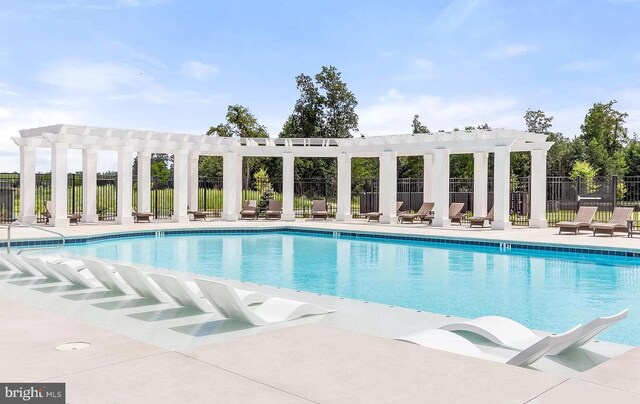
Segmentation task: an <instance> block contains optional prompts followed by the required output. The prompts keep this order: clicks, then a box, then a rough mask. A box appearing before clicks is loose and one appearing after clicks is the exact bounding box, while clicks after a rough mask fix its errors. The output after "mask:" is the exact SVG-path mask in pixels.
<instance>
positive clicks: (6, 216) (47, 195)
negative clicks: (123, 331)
mask: <svg viewBox="0 0 640 404" xmlns="http://www.w3.org/2000/svg"><path fill="white" fill-rule="evenodd" d="M117 184H118V177H117V174H116V173H105V174H98V176H97V184H96V185H97V195H96V210H97V214H98V217H99V220H114V219H115V217H116V212H117V188H118V187H117ZM379 186H380V184H379V181H378V179H377V178H375V179H354V180H353V181H352V186H351V189H352V195H351V214H352V215H353V217H354V218H359V217H363V215H364V214H365V213H367V212H376V211H378V203H379V195H378V193H379ZM137 187H138V184H137V180H136V178H135V177H134V179H133V200H132V205H133V206H134V207H135V206H136V205H137V203H136V200H137V192H138V190H137ZM493 187H494V184H493V179H491V178H490V179H489V183H488V193H487V208H488V209H491V207H492V206H493ZM530 187H531V181H530V178H529V177H522V178H515V177H514V178H512V179H511V182H510V193H509V210H510V214H511V221H512V223H513V224H514V225H527V224H528V221H529V215H530V211H531V189H530ZM222 188H223V187H222V178H200V179H199V189H198V209H199V210H204V211H207V212H209V214H210V215H211V216H212V217H215V216H219V215H220V213H221V212H222V203H223V202H222V201H223V189H222ZM423 191H424V190H423V181H422V179H421V178H399V179H398V188H397V198H398V200H399V201H403V203H404V204H403V210H410V211H416V210H418V209H419V207H420V205H421V204H422V200H423ZM82 192H83V189H82V174H81V173H74V174H69V175H68V187H67V201H68V206H67V211H68V213H82V211H83V207H82V199H83V198H82ZM449 192H450V198H449V199H450V201H451V202H463V203H465V208H464V209H463V212H469V213H472V212H473V209H474V206H473V193H474V189H473V179H468V178H452V179H451V180H450V185H449ZM294 195H295V199H294V211H295V216H296V217H298V218H305V217H309V216H310V213H311V207H312V201H313V200H314V199H325V200H326V201H327V208H328V210H329V213H330V215H335V212H336V205H337V180H336V179H335V178H313V179H296V180H295V182H294ZM35 198H36V212H35V213H36V217H37V219H38V222H44V221H45V220H46V215H45V212H46V202H47V201H50V200H51V175H50V174H49V173H39V174H36V189H35ZM242 199H243V200H247V199H255V200H257V201H258V204H259V207H260V208H261V211H264V210H265V209H266V206H267V204H268V201H269V199H275V200H282V179H280V178H276V179H270V180H268V181H258V180H255V179H253V178H252V179H250V180H249V181H243V191H242ZM19 204H20V175H19V174H17V173H5V174H0V222H4V223H7V222H10V221H12V220H15V219H16V218H17V217H18V215H19ZM580 206H597V207H598V213H597V214H596V218H595V220H597V221H607V220H608V219H609V217H610V216H611V212H612V211H613V208H614V207H615V206H632V207H635V208H636V210H640V177H596V178H593V179H591V180H586V179H579V180H575V181H574V180H572V179H570V178H568V177H549V178H548V179H547V206H546V208H547V220H548V222H549V225H555V224H556V223H557V222H559V221H562V220H572V219H573V218H574V217H575V212H576V211H577V209H578V208H579V207H580ZM151 210H152V213H153V214H154V217H155V218H156V219H163V218H170V217H171V216H172V215H173V210H174V206H173V179H172V178H157V177H153V176H152V178H151Z"/></svg>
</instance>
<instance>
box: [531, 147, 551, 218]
mask: <svg viewBox="0 0 640 404" xmlns="http://www.w3.org/2000/svg"><path fill="white" fill-rule="evenodd" d="M529 187H530V188H529V189H530V190H531V218H530V219H529V227H535V228H545V227H547V150H546V149H544V150H542V149H535V150H532V151H531V184H529Z"/></svg>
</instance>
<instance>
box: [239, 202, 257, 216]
mask: <svg viewBox="0 0 640 404" xmlns="http://www.w3.org/2000/svg"><path fill="white" fill-rule="evenodd" d="M257 218H258V202H257V201H255V200H253V199H248V200H246V201H244V206H243V207H242V210H241V211H240V219H257Z"/></svg>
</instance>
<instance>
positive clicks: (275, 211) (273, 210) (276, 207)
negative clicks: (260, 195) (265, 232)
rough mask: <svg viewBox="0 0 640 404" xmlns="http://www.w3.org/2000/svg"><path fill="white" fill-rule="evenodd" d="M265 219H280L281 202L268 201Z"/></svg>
mask: <svg viewBox="0 0 640 404" xmlns="http://www.w3.org/2000/svg"><path fill="white" fill-rule="evenodd" d="M265 217H266V218H267V219H282V201H274V200H270V201H269V206H268V207H267V211H266V212H265Z"/></svg>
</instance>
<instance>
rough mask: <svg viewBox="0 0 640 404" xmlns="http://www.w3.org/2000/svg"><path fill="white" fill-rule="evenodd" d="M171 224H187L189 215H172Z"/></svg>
mask: <svg viewBox="0 0 640 404" xmlns="http://www.w3.org/2000/svg"><path fill="white" fill-rule="evenodd" d="M171 221H172V222H173V223H187V222H188V221H189V215H173V216H171Z"/></svg>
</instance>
